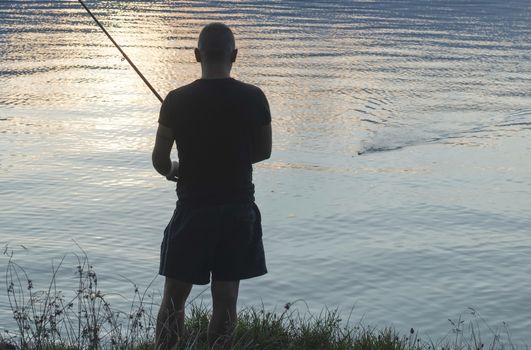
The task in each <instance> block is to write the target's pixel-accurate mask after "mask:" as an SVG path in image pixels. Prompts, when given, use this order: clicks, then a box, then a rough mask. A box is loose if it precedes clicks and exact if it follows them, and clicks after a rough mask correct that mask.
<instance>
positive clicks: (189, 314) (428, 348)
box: [0, 254, 527, 350]
mask: <svg viewBox="0 0 531 350" xmlns="http://www.w3.org/2000/svg"><path fill="white" fill-rule="evenodd" d="M78 263H79V264H78V265H77V268H76V276H77V286H75V288H74V289H75V290H74V292H73V294H72V295H70V296H69V295H66V294H64V293H63V292H62V291H60V290H58V289H57V286H56V278H57V274H58V273H59V271H60V268H61V265H62V261H61V263H60V264H59V265H58V266H55V267H53V268H52V273H51V278H50V283H49V284H48V285H47V286H46V287H45V288H44V289H42V290H36V288H35V286H34V285H33V282H32V281H31V279H30V277H29V276H28V275H27V274H26V272H25V270H24V269H23V268H22V267H21V266H19V265H18V264H17V263H16V262H15V261H14V260H13V259H12V257H9V262H8V266H7V269H6V271H7V272H6V288H5V290H4V292H6V293H7V296H8V299H9V302H10V305H11V310H12V313H13V318H14V321H15V324H16V327H15V328H16V329H13V330H9V331H5V332H3V333H2V334H0V350H4V349H62V350H66V349H113V350H114V349H117V350H118V349H135V350H143V349H146V350H147V349H153V348H154V346H153V339H154V332H155V314H156V312H157V310H158V306H157V305H155V303H154V302H153V297H152V294H150V292H149V291H148V290H149V287H148V288H147V289H146V291H144V292H141V291H139V289H138V288H137V287H136V286H135V285H134V284H133V287H134V288H133V290H134V293H133V297H132V299H131V306H130V308H129V310H127V311H120V310H115V309H113V307H111V305H110V303H109V302H108V301H107V299H108V295H107V294H105V293H104V292H103V291H101V290H100V289H99V288H98V278H97V275H96V272H95V271H94V268H93V267H92V266H91V265H90V262H89V259H88V258H87V256H86V254H83V255H81V256H79V257H78ZM308 309H309V308H308V307H307V305H306V304H305V302H304V301H303V300H298V301H296V302H294V303H287V304H286V305H285V306H284V307H283V308H282V309H281V310H280V311H277V310H272V311H268V310H266V309H265V308H264V307H263V306H261V307H255V308H245V309H242V310H240V311H239V313H238V324H237V327H236V329H235V331H234V336H233V337H232V339H231V341H230V346H229V348H230V349H272V350H274V349H279V350H284V349H286V350H289V349H308V350H312V349H319V350H327V349H338V350H341V349H360V350H372V349H374V350H377V349H381V350H432V349H440V350H483V349H485V350H487V349H489V350H491V349H492V350H493V349H517V347H516V346H515V345H513V344H512V342H511V340H510V337H509V332H508V330H505V332H504V334H500V333H499V332H497V331H494V330H492V329H491V330H490V333H489V334H481V332H480V330H481V329H485V328H487V329H488V326H487V327H486V322H485V321H484V320H483V319H482V318H481V317H480V316H479V315H478V314H477V313H476V312H475V311H474V310H469V312H470V313H472V314H473V315H474V316H475V318H474V319H473V321H470V322H463V321H462V320H461V319H458V320H457V321H450V328H451V329H450V330H449V332H448V335H447V336H446V337H445V338H442V339H438V340H437V341H434V340H432V339H430V338H429V337H424V336H422V337H421V336H420V335H419V334H418V332H416V331H415V330H413V329H411V330H410V331H409V332H407V334H399V333H398V332H397V331H396V330H394V329H392V328H384V329H377V328H373V327H368V326H365V325H363V324H361V323H359V322H352V321H351V318H350V317H348V319H342V317H341V312H340V310H339V309H332V310H329V309H324V310H323V311H322V312H321V313H319V314H312V313H311V312H309V311H308ZM210 314H211V310H210V309H209V308H208V307H206V306H205V305H203V304H201V303H200V302H198V301H197V300H192V301H191V302H189V303H188V304H187V310H186V320H185V324H186V326H185V333H184V336H183V337H182V339H181V340H180V343H179V344H178V346H177V347H176V348H177V349H199V350H200V349H208V346H207V327H208V321H209V317H210ZM351 315H352V312H351ZM502 335H503V337H502ZM502 338H503V339H504V341H502ZM520 348H522V349H527V347H526V346H523V347H522V346H521V347H520Z"/></svg>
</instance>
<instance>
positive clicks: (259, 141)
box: [152, 23, 271, 349]
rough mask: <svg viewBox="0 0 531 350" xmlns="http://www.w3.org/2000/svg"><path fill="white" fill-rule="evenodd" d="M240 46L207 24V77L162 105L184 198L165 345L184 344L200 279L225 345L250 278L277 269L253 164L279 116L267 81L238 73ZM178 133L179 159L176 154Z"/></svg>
mask: <svg viewBox="0 0 531 350" xmlns="http://www.w3.org/2000/svg"><path fill="white" fill-rule="evenodd" d="M237 54H238V50H237V49H236V46H235V41H234V35H233V33H232V31H231V30H230V29H229V27H227V26H226V25H224V24H222V23H211V24H209V25H207V26H205V27H204V28H203V29H202V31H201V33H200V35H199V41H198V48H196V49H195V57H196V60H197V62H200V63H201V71H202V75H201V79H198V80H196V81H194V82H192V83H191V84H188V85H185V86H183V87H180V88H178V89H176V90H173V91H171V92H170V93H169V94H168V96H167V97H166V99H165V100H164V102H163V104H162V107H161V110H160V117H159V126H158V130H157V136H156V141H155V147H154V149H153V157H152V159H153V166H154V167H155V169H156V170H157V172H159V173H160V174H161V175H164V176H166V178H167V179H168V180H171V181H176V182H177V197H178V201H177V206H176V209H175V211H174V214H173V217H172V218H171V220H170V222H169V224H168V226H167V227H166V229H165V231H164V239H163V242H162V245H161V260H160V270H159V273H160V274H161V275H164V276H165V285H164V294H163V299H162V304H161V307H160V311H159V314H158V318H157V330H156V337H157V339H156V341H157V349H169V348H171V347H172V346H174V345H175V344H176V343H177V342H178V338H179V336H180V335H182V332H183V326H184V306H185V302H186V298H187V297H188V295H189V293H190V290H191V288H192V285H193V284H208V283H209V282H210V275H212V284H211V290H212V307H213V313H212V318H211V320H210V323H209V327H208V342H209V346H210V348H213V349H221V348H223V347H224V344H225V345H226V344H227V340H228V339H230V335H231V333H232V330H233V329H234V327H235V325H236V301H237V298H238V288H239V283H240V280H241V279H246V278H251V277H257V276H261V275H263V274H265V273H266V272H267V270H266V265H265V258H264V249H263V245H262V229H261V218H260V212H259V210H258V207H257V206H256V205H255V204H254V185H253V183H252V164H253V163H256V162H260V161H262V160H265V159H268V158H269V156H270V154H271V115H270V111H269V105H268V102H267V99H266V97H265V95H264V94H263V92H262V91H261V90H260V89H259V88H257V87H255V86H253V85H249V84H245V83H242V82H240V81H238V80H235V79H233V78H231V77H230V71H231V68H232V63H234V62H235V60H236V56H237ZM174 141H175V143H176V145H177V152H178V157H179V162H176V161H173V162H172V161H171V160H170V153H171V149H172V147H173V143H174Z"/></svg>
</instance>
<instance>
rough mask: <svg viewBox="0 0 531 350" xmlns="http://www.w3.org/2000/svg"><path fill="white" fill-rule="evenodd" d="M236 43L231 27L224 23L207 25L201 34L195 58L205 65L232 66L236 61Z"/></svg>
mask: <svg viewBox="0 0 531 350" xmlns="http://www.w3.org/2000/svg"><path fill="white" fill-rule="evenodd" d="M237 53H238V50H236V43H235V41H234V35H233V34H232V31H231V30H230V28H229V27H227V26H226V25H225V24H223V23H219V22H214V23H210V24H207V25H206V26H205V27H204V28H203V30H201V33H200V34H199V40H198V43H197V49H195V56H196V59H197V62H202V63H204V64H209V65H210V64H229V65H230V64H231V63H232V62H234V61H235V60H236V55H237Z"/></svg>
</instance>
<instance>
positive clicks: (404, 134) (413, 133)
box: [358, 110, 531, 155]
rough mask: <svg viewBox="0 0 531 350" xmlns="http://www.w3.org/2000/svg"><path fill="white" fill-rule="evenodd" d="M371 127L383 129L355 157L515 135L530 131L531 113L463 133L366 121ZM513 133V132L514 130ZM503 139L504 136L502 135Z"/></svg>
mask: <svg viewBox="0 0 531 350" xmlns="http://www.w3.org/2000/svg"><path fill="white" fill-rule="evenodd" d="M362 121H367V122H370V123H372V124H378V125H383V126H384V127H383V128H380V129H378V130H375V131H374V132H373V134H372V137H371V138H370V139H369V140H364V141H362V142H361V145H360V149H359V151H358V155H363V154H367V153H376V152H386V151H395V150H399V149H402V148H405V147H411V146H417V145H423V144H430V143H436V142H445V141H447V140H452V139H468V138H478V137H483V136H481V135H478V134H485V133H488V134H491V133H492V132H499V131H500V129H501V128H517V129H516V131H523V130H529V129H531V110H521V111H517V112H514V113H511V114H509V115H508V116H507V117H506V118H504V120H503V121H499V120H498V121H493V120H491V121H490V122H487V123H485V124H484V125H480V126H475V127H471V128H468V129H465V130H455V131H449V130H428V129H427V128H423V127H422V126H420V125H419V126H418V127H413V126H385V124H383V123H376V122H374V121H372V120H365V119H362ZM513 131H514V130H513ZM501 135H503V134H501Z"/></svg>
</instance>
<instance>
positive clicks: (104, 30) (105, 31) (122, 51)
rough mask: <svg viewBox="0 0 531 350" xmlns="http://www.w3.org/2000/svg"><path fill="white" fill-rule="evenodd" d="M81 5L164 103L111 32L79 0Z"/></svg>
mask: <svg viewBox="0 0 531 350" xmlns="http://www.w3.org/2000/svg"><path fill="white" fill-rule="evenodd" d="M78 1H79V3H80V4H81V6H83V8H84V9H85V10H86V11H87V12H88V14H89V15H90V17H92V19H93V20H94V21H95V22H96V24H97V25H98V26H99V27H100V28H101V30H103V32H104V33H105V35H107V37H108V38H109V39H110V40H111V41H112V43H113V44H114V46H116V48H117V49H118V50H119V51H120V53H121V54H122V56H123V57H124V58H125V59H126V60H127V62H128V63H129V64H130V65H131V67H133V69H134V70H135V72H136V73H137V74H138V75H139V76H140V78H142V80H143V81H144V83H145V84H146V85H147V87H148V88H149V89H150V90H151V92H153V93H154V94H155V96H156V97H157V98H158V99H159V101H160V102H161V103H162V101H163V99H162V97H160V95H159V93H158V92H157V90H155V88H154V87H153V86H152V85H151V84H150V83H149V81H148V80H147V79H146V77H144V75H143V74H142V73H141V72H140V70H139V69H138V68H137V67H136V66H135V64H134V63H133V61H131V59H130V58H129V56H127V54H126V53H125V52H124V50H122V48H121V47H120V45H118V44H117V43H116V41H114V39H113V38H112V36H111V35H110V34H109V32H107V30H106V29H105V27H103V25H102V24H101V23H100V21H98V19H97V18H96V17H95V16H94V15H93V14H92V12H90V10H89V8H88V7H87V6H86V5H85V3H84V2H83V1H82V0H78Z"/></svg>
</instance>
